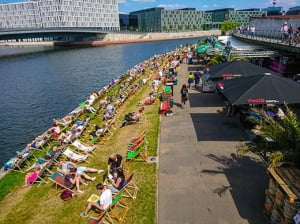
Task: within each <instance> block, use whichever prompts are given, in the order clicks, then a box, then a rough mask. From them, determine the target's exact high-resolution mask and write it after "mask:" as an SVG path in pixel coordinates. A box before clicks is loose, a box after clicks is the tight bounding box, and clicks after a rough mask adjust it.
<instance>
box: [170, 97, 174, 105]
mask: <svg viewBox="0 0 300 224" xmlns="http://www.w3.org/2000/svg"><path fill="white" fill-rule="evenodd" d="M173 105H174V99H170V107H173Z"/></svg>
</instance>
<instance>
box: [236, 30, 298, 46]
mask: <svg viewBox="0 0 300 224" xmlns="http://www.w3.org/2000/svg"><path fill="white" fill-rule="evenodd" d="M233 34H234V35H236V36H240V37H243V38H247V39H253V40H257V41H264V42H269V43H276V44H282V45H289V46H294V47H300V42H299V41H298V40H299V39H300V38H299V36H297V35H295V33H294V34H293V35H292V37H291V39H290V41H288V40H287V39H286V37H285V35H284V34H283V33H281V32H280V31H278V30H276V31H274V30H271V31H270V30H256V31H255V33H251V32H247V31H235V32H233Z"/></svg>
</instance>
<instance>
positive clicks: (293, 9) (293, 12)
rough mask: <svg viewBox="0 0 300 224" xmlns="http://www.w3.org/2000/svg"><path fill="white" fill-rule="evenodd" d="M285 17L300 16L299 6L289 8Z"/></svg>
mask: <svg viewBox="0 0 300 224" xmlns="http://www.w3.org/2000/svg"><path fill="white" fill-rule="evenodd" d="M286 15H300V6H295V7H291V8H289V10H288V11H287V12H286Z"/></svg>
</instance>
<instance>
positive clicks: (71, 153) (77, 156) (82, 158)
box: [63, 147, 88, 162]
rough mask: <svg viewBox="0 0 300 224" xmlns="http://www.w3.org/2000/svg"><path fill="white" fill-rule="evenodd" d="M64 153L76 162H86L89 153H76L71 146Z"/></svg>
mask: <svg viewBox="0 0 300 224" xmlns="http://www.w3.org/2000/svg"><path fill="white" fill-rule="evenodd" d="M63 155H64V156H66V157H67V158H68V159H70V160H72V161H74V162H84V161H86V159H87V158H88V155H82V154H78V153H75V152H74V151H72V150H71V149H70V148H69V147H67V148H66V149H65V150H64V151H63Z"/></svg>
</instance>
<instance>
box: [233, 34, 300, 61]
mask: <svg viewBox="0 0 300 224" xmlns="http://www.w3.org/2000/svg"><path fill="white" fill-rule="evenodd" d="M232 36H234V37H236V38H237V39H240V40H243V41H245V42H249V43H254V44H259V45H261V46H264V47H267V48H269V49H273V50H277V51H284V52H287V53H291V54H296V55H299V56H298V57H300V43H298V44H291V45H288V44H286V43H284V42H282V41H281V39H280V38H275V37H273V36H268V35H259V36H258V35H256V36H254V37H251V36H250V35H246V34H242V33H237V32H236V33H232Z"/></svg>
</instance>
